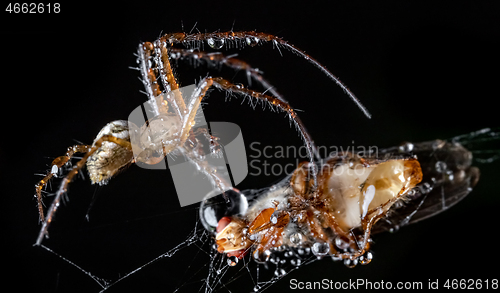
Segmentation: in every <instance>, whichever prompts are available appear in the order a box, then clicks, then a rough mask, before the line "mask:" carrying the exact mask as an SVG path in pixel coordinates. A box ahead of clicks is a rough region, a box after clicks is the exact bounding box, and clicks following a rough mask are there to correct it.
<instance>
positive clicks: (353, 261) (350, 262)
mask: <svg viewBox="0 0 500 293" xmlns="http://www.w3.org/2000/svg"><path fill="white" fill-rule="evenodd" d="M357 264H358V260H357V259H349V258H346V259H344V265H345V266H346V267H348V268H350V269H352V268H354V267H355V266H356V265H357Z"/></svg>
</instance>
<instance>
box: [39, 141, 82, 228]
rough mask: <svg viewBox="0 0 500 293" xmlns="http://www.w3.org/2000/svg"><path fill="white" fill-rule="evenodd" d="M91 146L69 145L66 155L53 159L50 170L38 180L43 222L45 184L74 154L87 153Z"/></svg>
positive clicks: (40, 212)
mask: <svg viewBox="0 0 500 293" xmlns="http://www.w3.org/2000/svg"><path fill="white" fill-rule="evenodd" d="M90 147H91V146H90V145H74V146H71V147H69V148H68V149H67V151H66V154H65V155H64V156H60V157H57V158H55V159H54V160H53V161H52V164H51V167H50V171H49V172H47V175H45V177H43V179H42V180H40V182H38V183H37V184H36V185H35V197H36V199H37V202H38V213H39V215H40V221H41V222H43V221H45V216H44V212H43V203H42V190H43V188H45V186H46V185H47V184H48V183H49V181H50V179H52V177H54V176H57V174H58V173H59V170H60V169H61V168H62V167H63V166H64V165H66V163H68V162H69V160H71V158H72V157H73V155H74V154H75V153H86V152H88V150H89V149H90Z"/></svg>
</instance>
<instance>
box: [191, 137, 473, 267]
mask: <svg viewBox="0 0 500 293" xmlns="http://www.w3.org/2000/svg"><path fill="white" fill-rule="evenodd" d="M471 163H472V154H471V152H469V151H468V150H467V149H466V148H464V147H463V146H462V145H461V144H460V143H458V142H447V141H443V140H434V141H428V142H422V143H405V144H402V145H401V146H397V147H392V148H387V149H381V150H379V151H378V153H377V154H365V155H364V156H362V155H360V154H354V153H350V152H345V153H340V154H338V155H336V156H331V157H329V158H327V159H325V160H323V161H322V162H321V163H319V164H318V165H319V168H317V169H318V174H317V176H316V178H317V183H316V182H314V181H313V179H312V178H313V176H311V174H310V173H311V172H312V170H313V168H311V166H310V164H311V163H309V162H303V163H301V164H300V165H299V166H298V168H297V169H296V170H295V171H294V172H293V174H291V175H289V176H287V177H286V178H284V179H283V180H282V181H281V182H279V183H277V184H275V185H273V186H271V187H270V188H266V189H262V190H244V191H241V192H239V191H238V190H233V191H231V192H230V193H229V201H224V200H223V199H222V198H221V197H220V196H219V197H210V194H209V195H208V196H207V198H206V200H205V201H204V202H203V203H202V207H201V209H200V216H201V219H202V222H203V224H204V226H205V227H206V228H207V229H208V230H210V231H213V233H214V237H215V241H216V245H217V250H218V251H219V252H220V253H225V254H227V256H228V257H230V258H232V259H233V260H236V258H238V259H241V258H243V257H244V256H245V255H246V254H251V255H252V257H253V259H255V260H256V261H257V262H267V261H268V260H269V259H270V258H272V257H273V255H274V254H275V253H281V252H283V251H290V253H293V254H297V252H298V254H300V252H301V251H304V249H306V250H309V251H310V252H312V253H313V254H314V255H315V256H316V257H318V258H322V257H325V256H330V257H331V258H332V259H333V260H339V261H343V262H344V264H345V265H346V266H348V267H353V266H355V265H356V264H358V263H361V264H367V263H369V262H370V261H371V259H372V257H373V254H372V253H371V252H370V246H371V242H372V240H371V235H372V234H375V233H379V232H382V231H387V230H390V231H394V230H395V229H398V228H399V227H401V226H405V225H408V224H410V223H413V222H416V221H419V220H422V219H425V218H427V217H430V216H433V215H435V214H437V213H439V212H441V211H444V210H446V209H447V208H448V207H450V206H452V205H453V204H455V203H456V202H458V201H460V200H461V199H462V198H464V197H465V196H466V195H467V194H468V193H469V192H470V191H471V190H472V187H473V186H474V185H475V184H476V183H477V181H478V179H479V169H477V168H476V167H472V166H471ZM315 183H316V184H315Z"/></svg>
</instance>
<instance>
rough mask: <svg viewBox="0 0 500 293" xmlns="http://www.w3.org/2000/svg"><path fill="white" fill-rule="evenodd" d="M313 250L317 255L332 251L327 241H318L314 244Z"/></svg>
mask: <svg viewBox="0 0 500 293" xmlns="http://www.w3.org/2000/svg"><path fill="white" fill-rule="evenodd" d="M312 252H313V253H314V255H316V256H324V255H326V254H328V252H330V245H329V244H328V243H326V242H316V243H314V244H313V246H312Z"/></svg>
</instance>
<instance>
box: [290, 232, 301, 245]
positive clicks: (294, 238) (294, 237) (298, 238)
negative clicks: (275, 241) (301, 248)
mask: <svg viewBox="0 0 500 293" xmlns="http://www.w3.org/2000/svg"><path fill="white" fill-rule="evenodd" d="M290 242H292V243H293V244H299V243H300V242H302V234H300V233H298V232H297V233H293V234H292V235H290Z"/></svg>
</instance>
